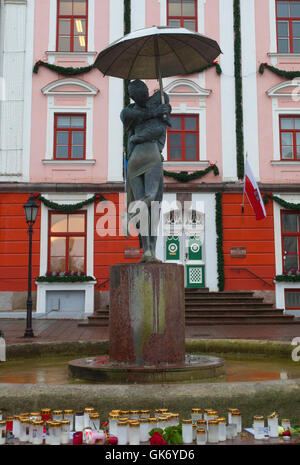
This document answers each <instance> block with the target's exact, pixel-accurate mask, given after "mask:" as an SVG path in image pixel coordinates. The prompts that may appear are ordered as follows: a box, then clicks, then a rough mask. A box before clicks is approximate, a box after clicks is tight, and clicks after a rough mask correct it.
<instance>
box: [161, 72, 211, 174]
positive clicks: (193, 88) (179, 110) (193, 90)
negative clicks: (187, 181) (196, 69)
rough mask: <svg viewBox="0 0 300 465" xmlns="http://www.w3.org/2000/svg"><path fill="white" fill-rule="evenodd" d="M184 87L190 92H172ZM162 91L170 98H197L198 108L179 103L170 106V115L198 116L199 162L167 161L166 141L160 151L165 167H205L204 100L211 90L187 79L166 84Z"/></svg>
mask: <svg viewBox="0 0 300 465" xmlns="http://www.w3.org/2000/svg"><path fill="white" fill-rule="evenodd" d="M182 85H184V86H186V87H189V88H190V92H172V90H173V89H174V88H176V87H177V86H182ZM164 91H165V92H166V93H167V94H168V95H169V97H170V98H172V97H175V98H176V96H179V97H180V96H185V97H187V102H188V98H189V97H191V98H195V97H197V98H199V106H197V107H190V106H188V105H187V103H181V104H180V105H179V106H178V107H175V106H172V115H176V114H186V115H190V114H193V115H198V118H199V141H198V142H199V160H197V161H168V139H167V138H166V144H165V147H164V149H163V151H162V155H163V158H164V160H165V162H164V165H165V166H189V167H192V166H201V165H207V163H208V160H207V140H206V139H207V138H206V98H207V97H208V96H209V95H210V94H211V90H207V89H203V88H202V87H200V86H199V85H198V84H196V83H195V82H193V81H191V80H188V79H176V80H174V81H172V82H171V83H170V84H168V85H167V86H166V87H165V89H164Z"/></svg>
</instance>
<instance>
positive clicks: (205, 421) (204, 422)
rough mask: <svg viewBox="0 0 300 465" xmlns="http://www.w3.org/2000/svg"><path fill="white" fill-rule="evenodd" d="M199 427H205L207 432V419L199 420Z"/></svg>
mask: <svg viewBox="0 0 300 465" xmlns="http://www.w3.org/2000/svg"><path fill="white" fill-rule="evenodd" d="M197 427H198V428H199V429H205V431H206V432H207V420H197Z"/></svg>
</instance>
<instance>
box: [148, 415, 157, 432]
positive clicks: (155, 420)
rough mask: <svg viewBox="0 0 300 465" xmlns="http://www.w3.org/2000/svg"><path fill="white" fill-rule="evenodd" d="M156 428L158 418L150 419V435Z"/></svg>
mask: <svg viewBox="0 0 300 465" xmlns="http://www.w3.org/2000/svg"><path fill="white" fill-rule="evenodd" d="M154 428H157V418H154V417H153V418H149V433H150V431H151V430H152V429H154Z"/></svg>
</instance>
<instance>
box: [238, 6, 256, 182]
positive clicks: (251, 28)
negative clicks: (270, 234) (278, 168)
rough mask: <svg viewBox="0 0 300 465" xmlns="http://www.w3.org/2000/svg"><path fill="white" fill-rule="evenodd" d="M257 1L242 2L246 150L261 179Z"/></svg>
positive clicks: (253, 167) (254, 171) (253, 168)
mask: <svg viewBox="0 0 300 465" xmlns="http://www.w3.org/2000/svg"><path fill="white" fill-rule="evenodd" d="M254 3H255V2H253V1H252V0H243V1H242V2H241V41H242V73H243V76H242V80H243V124H244V150H245V153H248V160H249V163H250V165H251V168H252V171H253V174H254V176H255V177H256V179H257V180H258V181H259V145H258V114H257V81H256V80H257V64H256V43H255V4H254Z"/></svg>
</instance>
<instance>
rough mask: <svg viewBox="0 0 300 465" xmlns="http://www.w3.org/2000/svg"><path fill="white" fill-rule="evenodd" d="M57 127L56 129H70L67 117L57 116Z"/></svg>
mask: <svg viewBox="0 0 300 465" xmlns="http://www.w3.org/2000/svg"><path fill="white" fill-rule="evenodd" d="M57 127H58V128H69V127H70V117H69V116H58V117H57Z"/></svg>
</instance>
